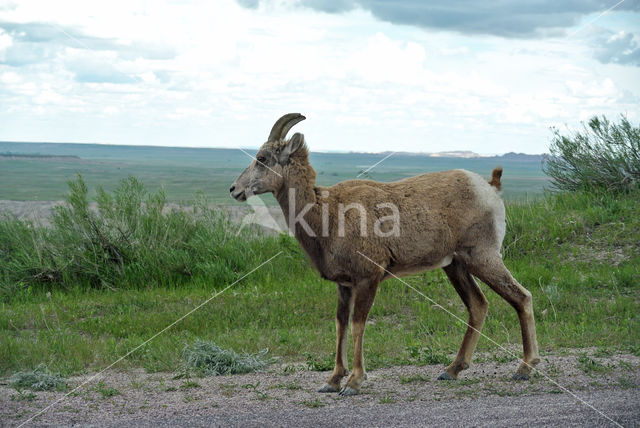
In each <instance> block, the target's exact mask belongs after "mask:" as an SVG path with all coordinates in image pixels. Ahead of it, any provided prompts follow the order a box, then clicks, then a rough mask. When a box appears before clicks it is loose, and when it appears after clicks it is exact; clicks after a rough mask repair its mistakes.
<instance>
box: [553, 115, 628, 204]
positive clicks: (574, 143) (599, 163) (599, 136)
mask: <svg viewBox="0 0 640 428" xmlns="http://www.w3.org/2000/svg"><path fill="white" fill-rule="evenodd" d="M553 134H554V136H553V141H552V143H551V147H550V156H548V157H547V158H546V160H545V161H544V162H543V166H542V169H543V171H544V172H545V173H546V174H547V175H549V176H550V177H551V178H552V190H556V191H576V190H593V189H603V190H608V191H616V192H620V191H629V190H631V189H634V188H635V189H637V188H640V127H637V126H636V127H634V126H632V125H631V124H630V123H629V121H628V120H627V118H626V117H624V116H622V117H621V120H620V123H619V124H615V123H611V122H609V121H608V120H607V118H605V117H604V116H602V117H601V118H598V117H597V116H594V117H593V118H592V119H591V120H589V122H588V126H584V129H583V130H582V131H580V132H575V133H574V134H573V135H570V136H565V135H561V134H560V131H558V130H557V129H553Z"/></svg>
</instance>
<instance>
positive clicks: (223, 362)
mask: <svg viewBox="0 0 640 428" xmlns="http://www.w3.org/2000/svg"><path fill="white" fill-rule="evenodd" d="M266 355H267V350H266V349H264V350H262V351H260V352H257V353H255V354H248V353H242V354H238V353H237V352H235V351H233V350H232V349H222V348H220V347H219V346H218V345H216V344H215V343H213V342H207V341H204V340H196V341H195V342H194V343H192V344H191V345H187V346H185V347H184V349H183V350H182V359H183V361H184V366H185V371H186V372H189V371H192V370H195V371H196V372H198V373H199V374H202V375H206V376H217V375H227V374H242V373H251V372H255V371H260V370H263V369H265V368H266V367H267V366H268V365H269V364H271V363H272V361H273V360H272V359H271V358H267V357H266Z"/></svg>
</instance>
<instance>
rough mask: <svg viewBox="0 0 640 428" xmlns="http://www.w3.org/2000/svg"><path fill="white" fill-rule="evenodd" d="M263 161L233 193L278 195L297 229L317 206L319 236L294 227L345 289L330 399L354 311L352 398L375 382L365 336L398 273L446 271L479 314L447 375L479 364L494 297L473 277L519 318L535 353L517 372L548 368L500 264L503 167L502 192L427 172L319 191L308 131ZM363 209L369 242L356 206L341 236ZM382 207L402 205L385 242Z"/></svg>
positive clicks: (460, 176) (313, 219) (473, 314)
mask: <svg viewBox="0 0 640 428" xmlns="http://www.w3.org/2000/svg"><path fill="white" fill-rule="evenodd" d="M256 157H257V159H262V160H263V161H262V162H256V161H254V162H253V163H252V164H251V165H250V166H249V167H248V168H247V169H246V170H245V171H244V172H243V173H242V175H241V176H240V177H238V179H237V180H236V182H235V183H234V185H233V186H232V188H231V192H232V195H234V197H235V198H237V199H239V200H243V199H246V196H247V193H248V189H253V190H254V192H255V193H265V192H272V193H273V194H274V195H275V197H276V199H277V200H278V203H279V204H280V206H281V208H282V211H283V213H284V215H285V217H286V219H287V221H288V222H289V218H290V217H289V213H290V209H291V210H293V211H294V212H293V215H294V216H295V215H297V214H298V213H300V212H301V210H302V209H303V208H304V207H305V206H306V205H307V204H310V206H311V208H310V209H309V211H308V212H307V213H306V215H305V216H304V220H305V221H306V222H307V223H308V225H309V226H310V227H311V229H312V231H313V232H314V234H315V236H312V235H310V234H309V233H307V231H305V230H304V228H303V227H302V226H301V224H299V223H298V224H296V225H295V226H294V225H292V224H290V225H289V226H290V228H293V233H294V235H295V237H296V239H297V240H298V242H299V243H300V245H301V247H302V248H303V249H304V250H305V252H306V253H307V255H308V256H309V259H310V260H311V262H312V263H313V265H314V266H315V268H316V269H317V270H318V271H319V272H320V275H321V276H322V277H323V278H325V279H328V280H330V281H334V282H336V283H337V284H338V291H339V299H338V310H337V314H336V333H337V340H336V365H335V368H334V371H333V373H332V374H331V376H330V377H329V379H328V380H327V384H326V385H325V386H324V387H323V388H322V389H321V391H322V392H330V391H338V390H339V389H340V383H341V379H342V378H343V377H344V376H345V375H346V374H347V367H346V350H345V338H346V328H347V324H348V321H349V314H350V313H352V314H353V315H352V319H351V321H352V336H353V341H354V361H353V372H352V374H351V376H350V377H349V379H348V380H347V384H346V388H345V389H344V390H343V393H345V394H351V393H357V391H359V389H360V385H361V384H362V382H363V380H364V379H366V374H365V370H364V362H363V352H362V343H363V335H364V328H365V324H366V320H367V316H368V313H369V310H370V308H371V306H372V305H373V300H374V298H375V294H376V290H377V287H378V284H379V283H380V282H381V281H383V280H385V279H387V278H390V277H391V276H392V274H393V275H398V276H400V275H406V274H410V273H414V272H420V271H424V270H428V269H433V268H436V267H444V270H445V272H446V273H447V276H448V277H449V279H450V280H451V282H452V284H453V286H454V288H455V289H456V291H457V292H458V294H459V295H460V297H461V299H462V300H463V302H464V304H465V305H466V307H467V309H468V311H469V328H468V329H467V332H466V333H465V336H464V339H463V342H462V345H461V347H460V351H459V352H458V356H457V357H456V359H455V361H454V362H453V363H452V364H451V365H450V366H449V367H447V369H446V375H448V376H449V377H450V378H456V377H457V375H458V373H459V372H460V371H461V370H463V369H465V368H467V367H469V363H470V360H471V354H472V353H473V350H474V349H475V346H476V343H477V341H478V338H479V330H480V329H481V328H482V324H483V322H484V318H485V315H486V312H487V306H488V304H487V300H486V298H485V297H484V295H483V294H482V291H481V290H480V288H479V287H478V285H477V284H476V283H475V281H474V279H473V277H472V276H471V275H472V274H473V275H475V276H477V277H478V278H480V279H481V280H482V281H484V282H486V283H487V284H489V286H490V287H491V288H493V289H494V290H495V291H496V292H498V294H500V295H501V296H502V297H504V298H505V299H506V300H507V301H508V302H509V303H510V304H512V305H513V306H514V308H515V309H516V311H517V312H518V316H519V318H520V323H521V326H522V336H523V346H524V351H525V356H524V361H523V363H522V364H521V366H520V368H519V369H518V372H517V373H518V374H519V375H520V376H521V377H523V378H525V377H527V376H528V374H529V372H530V371H531V368H532V366H533V365H535V364H536V363H537V362H538V361H539V358H538V350H537V343H536V338H535V324H534V321H533V310H532V306H531V294H530V293H529V292H528V291H527V290H526V289H524V288H523V287H522V286H521V285H520V284H518V283H517V282H516V281H515V279H513V277H512V276H511V275H510V273H509V271H508V270H507V269H506V268H505V267H504V264H503V263H502V259H501V257H500V247H501V245H502V238H503V234H504V205H503V204H502V201H501V200H500V199H499V198H498V197H497V196H496V194H495V192H496V191H497V190H500V188H501V182H500V178H501V175H502V168H500V167H498V168H496V169H494V170H493V172H492V176H491V181H489V184H490V185H491V186H493V189H492V188H491V187H489V186H488V185H487V182H486V181H482V180H480V179H477V176H475V175H474V174H472V173H469V172H467V171H463V170H452V171H444V172H436V173H429V174H422V175H419V176H415V177H411V178H406V179H404V180H400V181H395V182H391V183H381V182H376V181H371V180H348V181H344V182H341V183H338V184H336V185H334V186H330V187H321V186H316V185H315V178H316V173H315V171H314V170H313V168H312V167H311V165H310V164H309V156H308V149H307V147H306V145H305V143H304V137H303V136H302V135H301V134H295V135H294V136H293V137H292V138H291V139H290V140H286V141H283V140H279V141H275V142H274V141H270V142H267V143H265V144H264V145H263V146H262V148H261V149H260V150H259V151H258V154H257V155H256ZM263 164H264V165H263ZM267 167H268V168H267ZM478 183H480V184H478ZM289 189H295V190H296V194H295V210H294V209H293V207H290V201H289ZM487 198H489V200H487ZM354 202H355V203H358V204H361V205H362V206H363V207H364V210H365V212H366V213H367V221H366V236H362V234H361V229H360V220H361V217H360V214H359V212H358V211H357V210H355V209H353V210H348V211H346V213H345V215H344V218H345V222H344V231H345V235H344V236H339V234H338V231H339V221H338V218H339V215H338V214H339V206H340V204H342V205H343V206H344V205H348V204H349V203H354ZM380 203H392V204H394V205H395V206H396V207H398V210H399V215H400V218H399V220H400V221H399V225H400V234H399V236H387V237H380V236H376V234H374V233H373V228H374V223H375V221H376V220H377V219H379V218H381V217H385V216H388V215H389V214H390V213H389V210H388V208H380V207H378V204H380ZM323 209H324V210H327V212H328V213H329V224H328V229H327V231H328V235H327V236H322V231H323V227H322V213H323ZM383 231H384V223H383ZM360 253H362V254H364V255H366V257H368V258H370V259H371V260H373V261H374V262H375V263H372V262H371V261H370V260H367V258H365V257H363V256H362V255H360ZM444 375H445V374H443V376H444ZM445 377H446V376H445ZM345 391H346V392H345Z"/></svg>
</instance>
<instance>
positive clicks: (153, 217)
mask: <svg viewBox="0 0 640 428" xmlns="http://www.w3.org/2000/svg"><path fill="white" fill-rule="evenodd" d="M88 194H89V191H88V189H87V186H86V185H85V183H84V181H83V179H82V177H81V176H78V177H77V178H76V179H75V180H73V181H70V182H69V193H68V195H67V197H66V202H67V203H66V204H65V205H62V206H59V207H57V208H56V210H55V212H54V215H53V217H52V225H51V227H43V226H40V225H38V224H35V223H33V222H28V221H22V220H16V219H10V218H3V219H0V297H3V298H4V299H5V300H6V299H7V298H10V296H12V295H15V294H16V293H18V292H20V291H21V290H23V289H25V288H27V289H29V288H30V287H32V286H34V285H40V286H44V287H46V288H49V289H52V288H56V287H58V288H59V287H62V288H75V287H78V286H90V287H95V288H108V289H114V288H117V287H128V288H138V287H148V286H157V285H165V286H166V285H176V284H180V283H182V282H183V281H187V280H190V279H194V278H201V279H204V280H206V281H207V282H211V283H214V284H217V285H218V286H221V285H223V284H226V283H229V282H231V281H233V280H235V279H237V277H238V274H239V273H245V272H247V271H249V270H250V269H252V268H254V267H255V266H257V265H258V264H260V263H261V262H262V261H264V260H265V259H266V258H268V257H271V256H273V255H275V254H276V253H277V252H278V251H279V249H280V248H279V247H280V245H279V241H278V238H264V239H256V236H255V234H251V233H250V232H248V231H247V230H239V226H237V225H235V224H233V223H231V221H230V220H229V219H228V218H227V217H226V216H225V215H223V214H222V213H221V212H219V211H216V210H215V209H212V208H211V207H209V205H208V204H207V202H206V201H205V200H204V199H202V198H201V199H199V200H198V202H197V203H196V204H195V206H194V207H193V208H190V209H189V210H190V211H189V212H187V209H186V208H183V209H179V210H174V209H169V207H167V204H166V198H165V195H164V192H163V191H159V192H157V193H155V194H148V193H147V191H146V190H145V188H144V185H143V184H142V183H140V182H139V181H138V180H137V179H135V178H133V177H130V178H128V179H126V180H123V181H122V182H121V183H120V186H119V187H118V188H117V189H116V190H115V191H114V192H113V193H108V192H106V191H104V190H103V189H101V188H98V190H97V197H96V198H95V199H96V202H97V208H93V207H90V203H89V197H88ZM286 238H288V237H284V238H280V240H282V239H286Z"/></svg>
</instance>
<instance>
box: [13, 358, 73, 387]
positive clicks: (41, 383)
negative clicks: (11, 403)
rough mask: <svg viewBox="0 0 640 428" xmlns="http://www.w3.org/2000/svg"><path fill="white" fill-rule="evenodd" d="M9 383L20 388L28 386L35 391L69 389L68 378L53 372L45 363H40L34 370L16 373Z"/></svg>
mask: <svg viewBox="0 0 640 428" xmlns="http://www.w3.org/2000/svg"><path fill="white" fill-rule="evenodd" d="M9 383H10V384H11V386H12V387H14V388H16V389H18V390H20V389H24V388H27V389H33V390H35V391H51V390H57V391H63V390H65V389H67V379H65V378H64V377H62V376H60V375H59V374H57V373H51V372H50V371H49V370H48V369H47V367H46V366H45V365H44V364H40V365H39V366H38V367H36V368H35V369H33V370H30V371H23V372H18V373H16V374H14V375H13V376H11V379H9Z"/></svg>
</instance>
